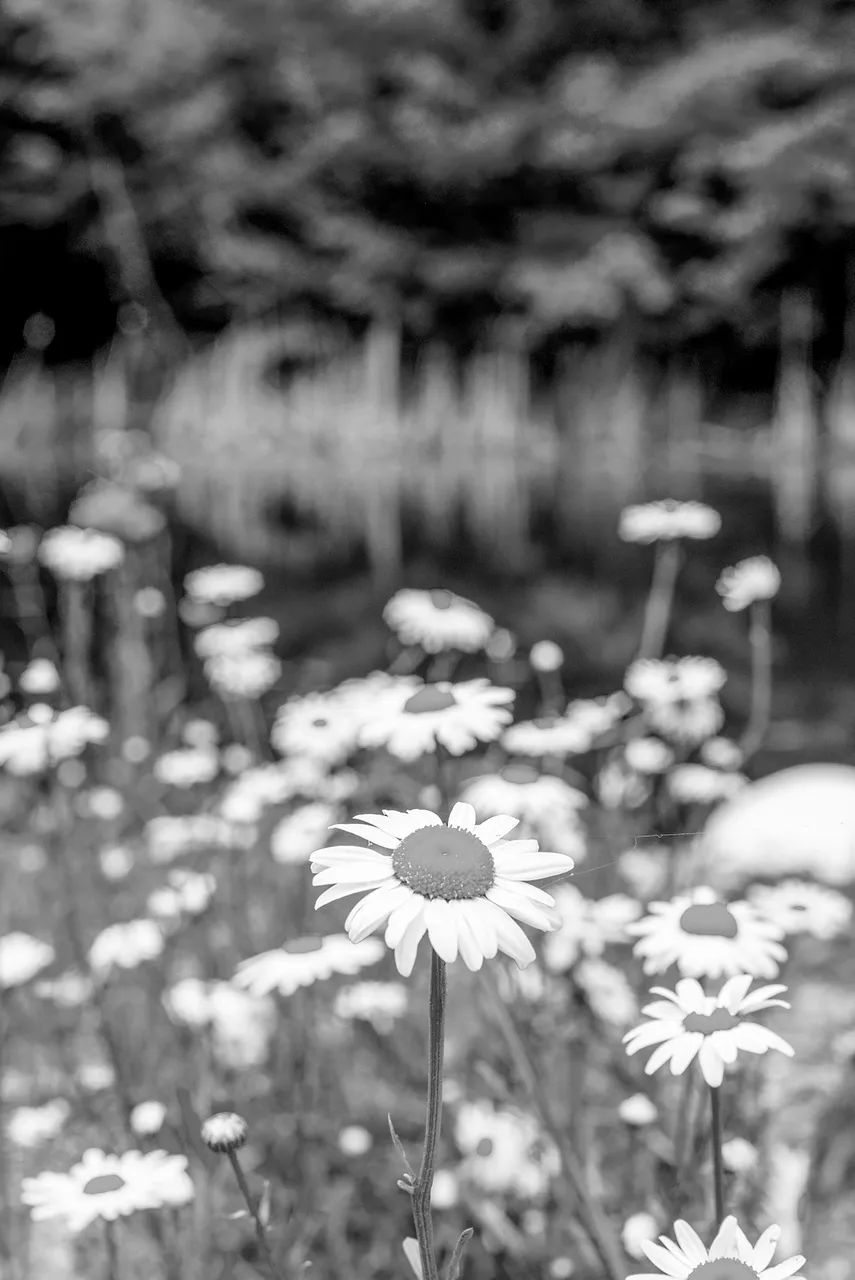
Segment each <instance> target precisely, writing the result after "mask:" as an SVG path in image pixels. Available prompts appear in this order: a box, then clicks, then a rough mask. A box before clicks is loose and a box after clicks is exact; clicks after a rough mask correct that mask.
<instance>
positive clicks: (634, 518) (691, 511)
mask: <svg viewBox="0 0 855 1280" xmlns="http://www.w3.org/2000/svg"><path fill="white" fill-rule="evenodd" d="M720 528H721V516H720V515H719V514H718V512H717V511H714V510H713V508H712V507H708V506H706V505H705V504H704V503H703V502H677V501H676V499H674V498H665V499H664V501H662V502H644V503H641V504H639V505H637V506H632V507H624V509H623V511H622V512H621V515H620V523H619V525H618V537H620V538H622V539H623V541H624V542H641V543H651V542H667V541H670V540H672V539H674V538H693V539H697V540H703V539H706V538H714V537H715V535H716V534H717V533H718V531H719V529H720Z"/></svg>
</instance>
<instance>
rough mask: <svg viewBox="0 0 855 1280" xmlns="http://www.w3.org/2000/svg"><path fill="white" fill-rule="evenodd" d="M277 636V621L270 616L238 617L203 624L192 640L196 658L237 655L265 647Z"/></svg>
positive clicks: (234, 656)
mask: <svg viewBox="0 0 855 1280" xmlns="http://www.w3.org/2000/svg"><path fill="white" fill-rule="evenodd" d="M278 639H279V623H278V622H276V621H275V619H273V618H239V619H237V620H235V621H232V622H219V623H215V624H214V625H213V626H210V627H203V628H202V630H201V631H199V632H197V634H196V637H195V639H194V640H193V648H194V649H195V650H196V653H197V655H198V656H199V657H200V658H221V657H230V658H239V657H241V656H242V655H243V654H245V653H251V652H253V650H256V649H269V648H270V646H271V645H273V644H275V643H276V641H277V640H278Z"/></svg>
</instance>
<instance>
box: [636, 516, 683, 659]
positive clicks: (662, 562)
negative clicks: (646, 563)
mask: <svg viewBox="0 0 855 1280" xmlns="http://www.w3.org/2000/svg"><path fill="white" fill-rule="evenodd" d="M681 559H682V552H681V550H680V543H679V540H678V539H677V538H671V539H668V540H667V541H666V542H657V544H656V559H655V561H654V565H653V581H652V582H651V584H650V594H649V595H648V597H647V604H646V605H645V609H644V625H643V628H642V632H641V643H640V645H639V648H638V656H639V658H660V657H661V656H662V650H663V648H664V646H665V641H666V639H667V637H668V624H669V622H670V621H671V606H672V605H673V603H674V588H675V586H676V585H677V574H678V573H679V572H680V562H681Z"/></svg>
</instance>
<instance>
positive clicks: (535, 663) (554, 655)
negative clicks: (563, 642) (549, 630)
mask: <svg viewBox="0 0 855 1280" xmlns="http://www.w3.org/2000/svg"><path fill="white" fill-rule="evenodd" d="M528 660H529V662H530V663H531V665H532V667H533V669H534V670H535V671H541V672H546V671H560V670H561V668H562V667H563V665H564V650H563V649H562V648H561V646H560V645H557V644H555V642H554V641H553V640H538V641H537V643H536V644H533V645H532V646H531V651H530V653H529V655H528Z"/></svg>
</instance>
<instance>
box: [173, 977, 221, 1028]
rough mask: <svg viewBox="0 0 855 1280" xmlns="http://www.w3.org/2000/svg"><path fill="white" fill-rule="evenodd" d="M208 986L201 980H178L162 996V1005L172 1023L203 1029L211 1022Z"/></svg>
mask: <svg viewBox="0 0 855 1280" xmlns="http://www.w3.org/2000/svg"><path fill="white" fill-rule="evenodd" d="M209 987H210V984H209V983H207V982H204V981H203V980H202V979H201V978H180V979H179V980H178V982H175V983H173V985H172V986H171V987H169V988H168V989H167V990H166V991H165V992H164V995H163V1005H164V1008H165V1009H166V1012H167V1013H168V1014H169V1016H170V1018H172V1019H173V1021H174V1022H179V1023H181V1024H182V1025H183V1026H185V1027H204V1026H205V1025H206V1024H207V1023H208V1022H210V1020H211V1016H212V1015H211V1010H210V1000H209Z"/></svg>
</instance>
